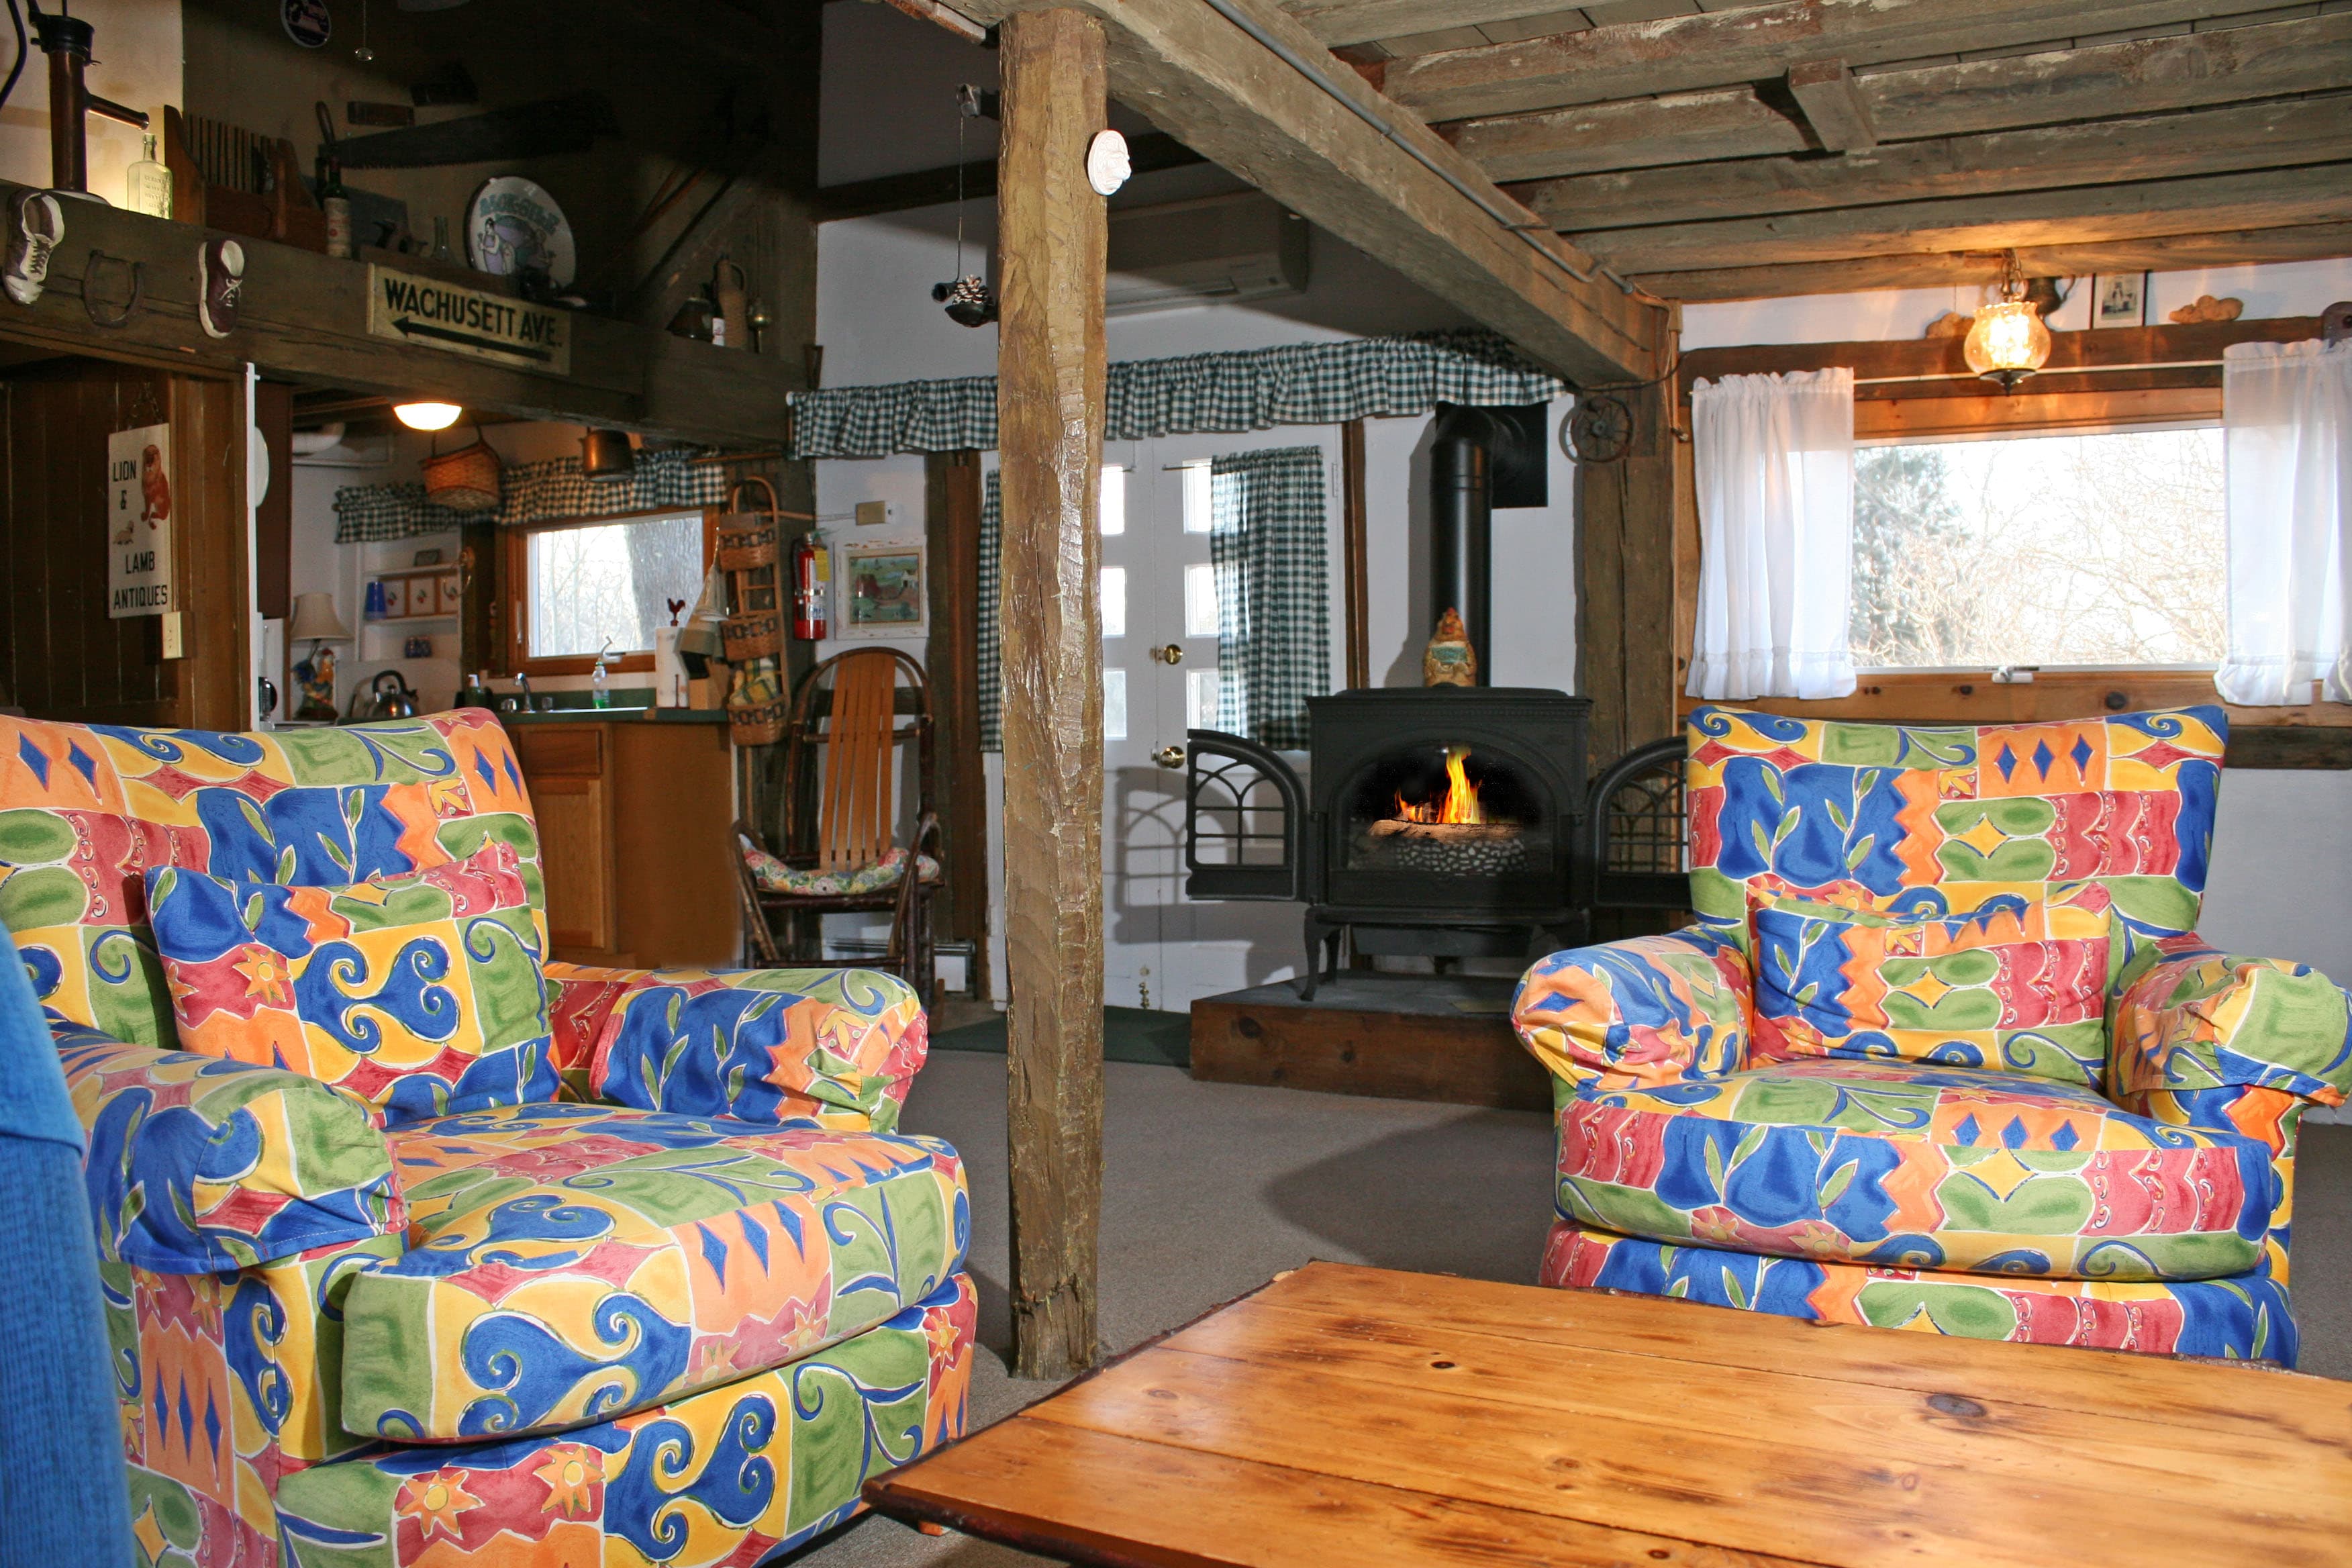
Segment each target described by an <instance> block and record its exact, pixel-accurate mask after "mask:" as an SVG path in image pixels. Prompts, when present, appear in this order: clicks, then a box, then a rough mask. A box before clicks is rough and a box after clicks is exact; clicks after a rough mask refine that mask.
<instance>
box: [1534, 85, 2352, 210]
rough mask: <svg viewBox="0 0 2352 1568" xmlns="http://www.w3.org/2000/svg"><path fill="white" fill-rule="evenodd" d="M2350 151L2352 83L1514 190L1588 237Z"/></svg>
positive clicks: (2318, 158)
mask: <svg viewBox="0 0 2352 1568" xmlns="http://www.w3.org/2000/svg"><path fill="white" fill-rule="evenodd" d="M2345 158H2352V93H2331V94H2328V95H2326V96H2325V97H2318V98H2291V99H2273V100H2267V101H2264V102H2261V103H2238V104H2231V105H2230V106H2228V107H2226V108H2222V109H2200V110H2190V111H2189V112H2187V113H2179V114H2162V115H2151V116H2148V117H2146V118H2143V119H2137V120H2098V121H2090V122H2089V123H2087V124H2080V125H2047V126H2043V127H2042V128H2041V129H2039V130H2034V131H2000V132H1993V133H1992V134H1991V135H1989V136H1950V137H1944V138H1940V139H1937V140H1934V141H1927V142H1898V143H1895V144H1893V145H1889V146H1885V147H1879V148H1877V149H1875V150H1873V151H1868V152H1855V153H1848V154H1847V155H1846V156H1844V157H1843V158H1822V157H1819V156H1815V155H1800V156H1796V157H1786V158H1735V159H1729V160H1727V161H1725V162H1723V163H1683V164H1676V165H1673V166H1670V167H1667V168H1662V169H1633V170H1621V171H1617V172H1614V173H1612V174H1578V175H1573V176H1570V177H1569V178H1566V179H1559V180H1538V181H1536V182H1534V183H1533V184H1523V185H1514V186H1512V187H1510V190H1511V194H1512V195H1515V196H1517V197H1518V198H1519V199H1520V200H1521V201H1523V202H1525V203H1527V204H1528V205H1529V206H1531V207H1533V208H1535V210H1536V211H1537V212H1538V213H1540V214H1542V215H1543V216H1544V219H1545V221H1547V222H1549V223H1550V224H1552V225H1553V226H1555V227H1558V228H1560V229H1566V230H1573V231H1576V232H1579V233H1585V232H1590V231H1592V230H1596V229H1610V228H1620V227H1628V226H1635V225H1644V226H1655V225H1659V224H1669V223H1691V222H1701V221H1705V220H1707V219H1713V218H1727V217H1746V216H1755V215H1759V214H1764V213H1791V212H1811V211H1816V210H1820V209H1823V208H1830V207H1853V206H1861V205H1864V204H1868V205H1872V206H1878V205H1885V204H1887V203H1890V202H1917V201H1929V200H1934V199H1937V198H1939V197H1948V196H1971V195H2004V194H2007V193H2011V192H2015V191H2022V190H2046V189H2051V188H2053V187H2056V186H2061V185H2106V184H2122V183H2125V182H2127V181H2134V180H2154V179H2175V178H2180V177H2183V176H2187V175H2192V174H2226V173H2229V172H2231V171H2233V170H2241V169H2275V168H2282V167H2287V166H2291V165H2294V164H2299V163H2326V162H2330V161H2333V160H2336V159H2345Z"/></svg>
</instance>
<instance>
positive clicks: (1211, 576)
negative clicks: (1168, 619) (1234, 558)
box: [1184, 562, 1217, 637]
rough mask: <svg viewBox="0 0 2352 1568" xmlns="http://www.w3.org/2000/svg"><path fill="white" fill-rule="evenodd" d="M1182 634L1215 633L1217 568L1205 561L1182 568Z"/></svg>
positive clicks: (1209, 635)
mask: <svg viewBox="0 0 2352 1568" xmlns="http://www.w3.org/2000/svg"><path fill="white" fill-rule="evenodd" d="M1184 635H1185V636H1186V637H1215V636H1216V635H1217V569H1216V567H1215V566H1213V565H1212V564H1210V563H1207V562H1201V563H1197V564H1194V565H1191V566H1187V567H1185V568H1184Z"/></svg>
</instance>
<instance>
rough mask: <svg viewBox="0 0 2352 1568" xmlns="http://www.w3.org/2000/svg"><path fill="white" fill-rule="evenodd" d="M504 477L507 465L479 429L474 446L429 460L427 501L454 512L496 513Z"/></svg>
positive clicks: (426, 469)
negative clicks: (500, 459)
mask: <svg viewBox="0 0 2352 1568" xmlns="http://www.w3.org/2000/svg"><path fill="white" fill-rule="evenodd" d="M504 475H505V465H504V464H502V463H500V462H499V455H498V453H497V452H496V451H495V450H493V449H492V448H491V446H490V444H489V443H488V441H485V440H483V439H482V434H481V432H480V431H478V430H477V431H475V432H474V440H473V444H472V445H471V446H467V447H458V448H457V450H456V451H454V452H436V453H434V454H433V455H432V456H431V457H429V458H425V500H429V501H432V502H433V503H434V504H436V506H446V507H447V508H448V509H449V510H451V511H495V510H498V504H499V494H500V492H501V490H502V489H503V488H504V484H503V479H504Z"/></svg>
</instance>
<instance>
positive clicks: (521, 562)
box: [499, 506, 721, 675]
mask: <svg viewBox="0 0 2352 1568" xmlns="http://www.w3.org/2000/svg"><path fill="white" fill-rule="evenodd" d="M692 510H695V509H694V508H692V507H678V506H664V507H654V508H651V509H649V510H642V511H616V512H614V513H612V514H610V515H609V516H604V517H567V518H562V519H559V520H557V521H552V522H534V523H527V524H524V525H522V526H520V527H516V528H508V529H501V530H500V533H501V534H502V535H503V538H502V540H501V542H500V549H501V551H502V552H503V553H504V557H505V558H504V561H503V562H502V565H503V567H504V571H503V572H502V574H501V580H502V582H503V583H504V584H505V586H506V590H507V625H508V626H509V631H508V633H507V638H508V641H507V646H506V647H505V649H504V650H503V651H504V653H505V656H506V658H505V668H502V669H501V670H499V673H500V674H502V675H587V674H589V673H591V672H592V671H593V670H594V669H595V668H596V656H595V655H594V654H592V653H580V654H563V655H559V656H554V657H550V658H530V657H528V656H527V655H526V654H525V652H524V650H525V649H526V648H528V647H530V540H531V536H532V535H533V534H539V533H560V532H562V531H565V530H567V529H574V528H603V527H605V526H606V525H608V524H611V523H615V522H632V521H636V520H638V519H640V518H648V517H681V516H684V515H685V514H686V513H688V512H689V511H692ZM701 510H702V570H703V572H704V573H705V574H709V571H710V563H711V560H712V558H713V557H714V556H715V555H716V554H717V552H718V549H719V511H720V510H721V509H719V508H716V507H705V508H703V509H701ZM653 667H654V656H653V650H652V649H650V648H646V649H635V650H632V651H630V652H627V653H625V654H623V655H622V656H621V657H620V658H616V659H611V660H608V661H607V662H606V663H605V666H604V668H606V669H607V670H610V671H613V672H614V673H616V674H629V673H632V672H642V673H650V672H651V671H652V669H653Z"/></svg>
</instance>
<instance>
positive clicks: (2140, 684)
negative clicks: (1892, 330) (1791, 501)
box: [1674, 316, 2352, 768]
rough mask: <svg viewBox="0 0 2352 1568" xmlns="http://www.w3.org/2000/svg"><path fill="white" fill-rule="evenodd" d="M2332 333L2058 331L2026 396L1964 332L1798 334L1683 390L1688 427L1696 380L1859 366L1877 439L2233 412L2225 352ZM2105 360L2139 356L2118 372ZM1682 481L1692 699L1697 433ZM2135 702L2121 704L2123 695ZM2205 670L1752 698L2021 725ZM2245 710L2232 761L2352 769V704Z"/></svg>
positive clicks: (1963, 677)
mask: <svg viewBox="0 0 2352 1568" xmlns="http://www.w3.org/2000/svg"><path fill="white" fill-rule="evenodd" d="M2318 335H2319V321H2318V319H2317V318H2316V317H2312V316H2293V317H2277V318H2271V319H2265V320H2259V321H2225V322H2213V323H2206V324H2201V325H2198V326H2192V327H2181V326H2171V327H2142V328H2138V329H2132V330H2123V329H2116V330H2106V331H2089V332H2057V333H2053V334H2052V351H2051V357H2050V367H2049V368H2048V369H2045V371H2044V372H2043V373H2042V374H2041V375H2038V376H2036V377H2034V378H2033V379H2032V381H2030V382H2028V383H2026V384H2025V390H2023V391H2021V392H2020V393H2019V394H2017V395H2015V396H2003V395H1998V394H1990V395H1989V394H1987V393H1985V392H1984V391H1982V390H1980V388H1981V387H1982V385H1983V384H1982V383H1979V382H1977V381H1975V380H1974V379H1973V378H1970V377H1969V376H1968V375H1967V374H1966V367H1965V365H1964V364H1962V363H1960V359H1959V353H1960V344H1959V341H1958V339H1951V338H1945V339H1919V340H1914V341H1907V342H1847V343H1782V344H1763V345H1757V346H1754V347H1745V348H1722V349H1700V350H1694V351H1692V352H1691V353H1687V354H1685V355H1684V356H1683V360H1682V363H1681V365H1680V366H1679V368H1678V372H1677V376H1676V381H1677V387H1676V390H1677V391H1678V392H1679V394H1680V395H1681V398H1682V409H1681V413H1682V416H1683V418H1684V423H1685V428H1687V427H1688V416H1689V406H1690V404H1689V400H1690V389H1691V386H1692V384H1694V383H1695V382H1696V381H1699V380H1701V379H1709V380H1711V379H1713V378H1715V377H1717V376H1723V375H1741V374H1770V373H1776V372H1778V373H1786V372H1790V371H1805V370H1822V369H1826V368H1828V367H1831V366H1833V365H1843V366H1848V367H1851V368H1853V371H1854V373H1855V376H1856V380H1857V382H1858V383H1859V382H1862V381H1864V379H1865V378H1867V379H1868V381H1869V383H1870V384H1858V385H1857V386H1856V388H1855V395H1854V436H1855V438H1856V439H1857V440H1860V441H1863V442H1866V443H1884V442H1890V441H1901V440H1917V439H1929V438H1934V437H1955V436H1971V435H1992V434H2004V435H2005V434H2023V433H2026V432H2028V431H2034V430H2047V431H2058V430H2069V429H2091V428H2105V429H2112V428H2116V427H2117V426H2124V427H2128V426H2133V425H2179V424H2184V423H2189V422H2199V423H2205V422H2210V421H2215V420H2218V419H2219V418H2220V417H2221V370H2220V368H2219V367H2218V365H2216V364H2214V363H2210V362H2212V361H2218V360H2219V359H2220V358H2221V351H2222V350H2223V349H2224V348H2226V347H2228V346H2229V345H2230V344H2231V343H2234V342H2300V341H2303V340H2305V339H2308V338H2315V337H2317V336H2318ZM2100 366H2137V367H2142V368H2135V369H2108V370H2104V371H2101V370H2099V369H2098V368H2097V367H2100ZM1676 456H1677V459H1678V460H1677V462H1676V465H1675V468H1676V472H1675V481H1676V482H1675V629H1674V635H1675V691H1676V693H1677V695H1676V698H1675V707H1676V710H1677V711H1678V712H1681V713H1688V712H1689V711H1690V710H1692V709H1693V708H1696V707H1697V706H1698V700H1696V699H1695V698H1691V697H1687V696H1684V695H1681V692H1682V690H1683V688H1684V687H1685V685H1687V684H1688V682H1689V679H1690V657H1691V646H1692V643H1693V641H1694V639H1695V637H1696V616H1697V599H1698V575H1699V574H1698V568H1699V523H1698V492H1697V484H1696V477H1695V474H1694V472H1693V465H1692V456H1691V447H1690V446H1689V444H1688V442H1687V441H1685V442H1683V443H1682V444H1681V445H1680V449H1679V451H1678V452H1677V454H1676ZM2118 697H2120V698H2121V701H2120V702H2118V701H2117V700H2116V699H2117V698H2118ZM2220 701H2221V698H2220V696H2219V695H2218V694H2217V693H2216V692H2215V691H2214V689H2213V681H2212V678H2211V677H2210V676H2209V675H2205V674H2203V673H2200V672H2194V671H2186V670H2178V669H2157V668H2118V669H2068V670H2047V671H2043V672H2041V673H2039V674H2037V675H2036V676H2035V678H2034V679H2032V681H2019V682H2014V683H2001V682H1996V681H1994V680H1993V679H1992V671H1991V670H1990V669H1986V670H1983V671H1975V670H1958V671H1955V670H1877V671H1865V672H1864V673H1863V675H1862V677H1861V681H1860V684H1859V685H1858V686H1857V687H1856V689H1854V691H1853V694H1852V695H1850V696H1847V697H1840V698H1832V699H1827V700H1820V701H1811V702H1807V701H1800V700H1795V699H1793V698H1756V699H1753V700H1747V701H1743V702H1741V703H1740V704H1739V706H1741V707H1749V708H1755V709H1759V710H1763V711H1765V712H1770V713H1780V714H1785V715H1787V716H1789V717H1790V718H1801V719H1847V720H1861V721H1874V722H1885V723H1916V724H2011V723H2032V722H2045V721H2060V720H2070V719H2090V718H2097V717H2099V716H2101V715H2102V714H2105V713H2108V712H2135V711H2137V710H2141V709H2146V708H2172V707H2183V706H2188V705H2190V704H2194V703H2218V702H2220ZM2223 706H2224V707H2225V708H2226V709H2227V711H2228V713H2229V716H2230V725H2231V742H2230V760H2231V763H2234V764H2236V765H2239V766H2252V767H2273V768H2278V767H2322V768H2352V703H2337V702H2316V701H2315V702H2312V703H2308V704H2305V705H2304V706H2302V707H2296V708H2239V707H2232V706H2230V705H2228V704H2223Z"/></svg>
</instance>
